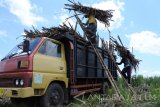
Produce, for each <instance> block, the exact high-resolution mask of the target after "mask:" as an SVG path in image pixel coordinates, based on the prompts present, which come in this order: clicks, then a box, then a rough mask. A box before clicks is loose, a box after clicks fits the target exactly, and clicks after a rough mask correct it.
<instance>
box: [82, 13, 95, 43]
mask: <svg viewBox="0 0 160 107" xmlns="http://www.w3.org/2000/svg"><path fill="white" fill-rule="evenodd" d="M85 18H88V20H87V22H86V23H85V25H87V27H86V30H87V34H88V36H89V39H90V40H91V42H92V43H93V44H97V42H96V32H97V20H96V18H95V16H94V15H93V14H88V15H85Z"/></svg>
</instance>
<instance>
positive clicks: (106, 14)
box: [65, 0, 113, 26]
mask: <svg viewBox="0 0 160 107" xmlns="http://www.w3.org/2000/svg"><path fill="white" fill-rule="evenodd" d="M68 1H69V2H70V3H71V4H65V6H66V7H65V9H68V10H69V11H71V10H73V11H77V12H79V13H82V14H84V15H89V14H91V15H94V16H95V18H96V19H97V20H99V21H100V22H102V23H104V24H105V26H109V25H110V23H109V21H111V18H112V16H113V15H112V13H113V10H100V9H96V8H92V7H88V6H83V5H82V4H81V3H79V2H78V3H75V2H72V1H70V0H68Z"/></svg>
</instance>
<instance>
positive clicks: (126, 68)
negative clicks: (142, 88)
mask: <svg viewBox="0 0 160 107" xmlns="http://www.w3.org/2000/svg"><path fill="white" fill-rule="evenodd" d="M131 70H132V68H131V66H128V67H125V68H123V70H122V75H123V76H124V78H125V79H127V80H128V83H129V84H130V83H131ZM126 73H127V75H126Z"/></svg>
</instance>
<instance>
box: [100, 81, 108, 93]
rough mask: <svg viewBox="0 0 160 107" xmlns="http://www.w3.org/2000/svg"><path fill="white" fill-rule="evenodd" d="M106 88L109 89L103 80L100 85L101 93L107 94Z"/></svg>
mask: <svg viewBox="0 0 160 107" xmlns="http://www.w3.org/2000/svg"><path fill="white" fill-rule="evenodd" d="M108 90H109V85H108V83H107V82H104V83H103V84H102V87H101V93H102V94H108Z"/></svg>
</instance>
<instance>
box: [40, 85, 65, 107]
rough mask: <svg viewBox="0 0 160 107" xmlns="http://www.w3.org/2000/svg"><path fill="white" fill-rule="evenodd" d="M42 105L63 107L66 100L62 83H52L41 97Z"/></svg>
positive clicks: (43, 106) (45, 106)
mask: <svg viewBox="0 0 160 107" xmlns="http://www.w3.org/2000/svg"><path fill="white" fill-rule="evenodd" d="M41 100H42V101H41V106H42V107H61V106H62V105H63V102H64V91H63V88H62V86H61V85H60V84H57V83H53V84H51V85H50V86H49V87H48V89H47V91H46V93H45V95H44V96H42V99H41Z"/></svg>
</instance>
